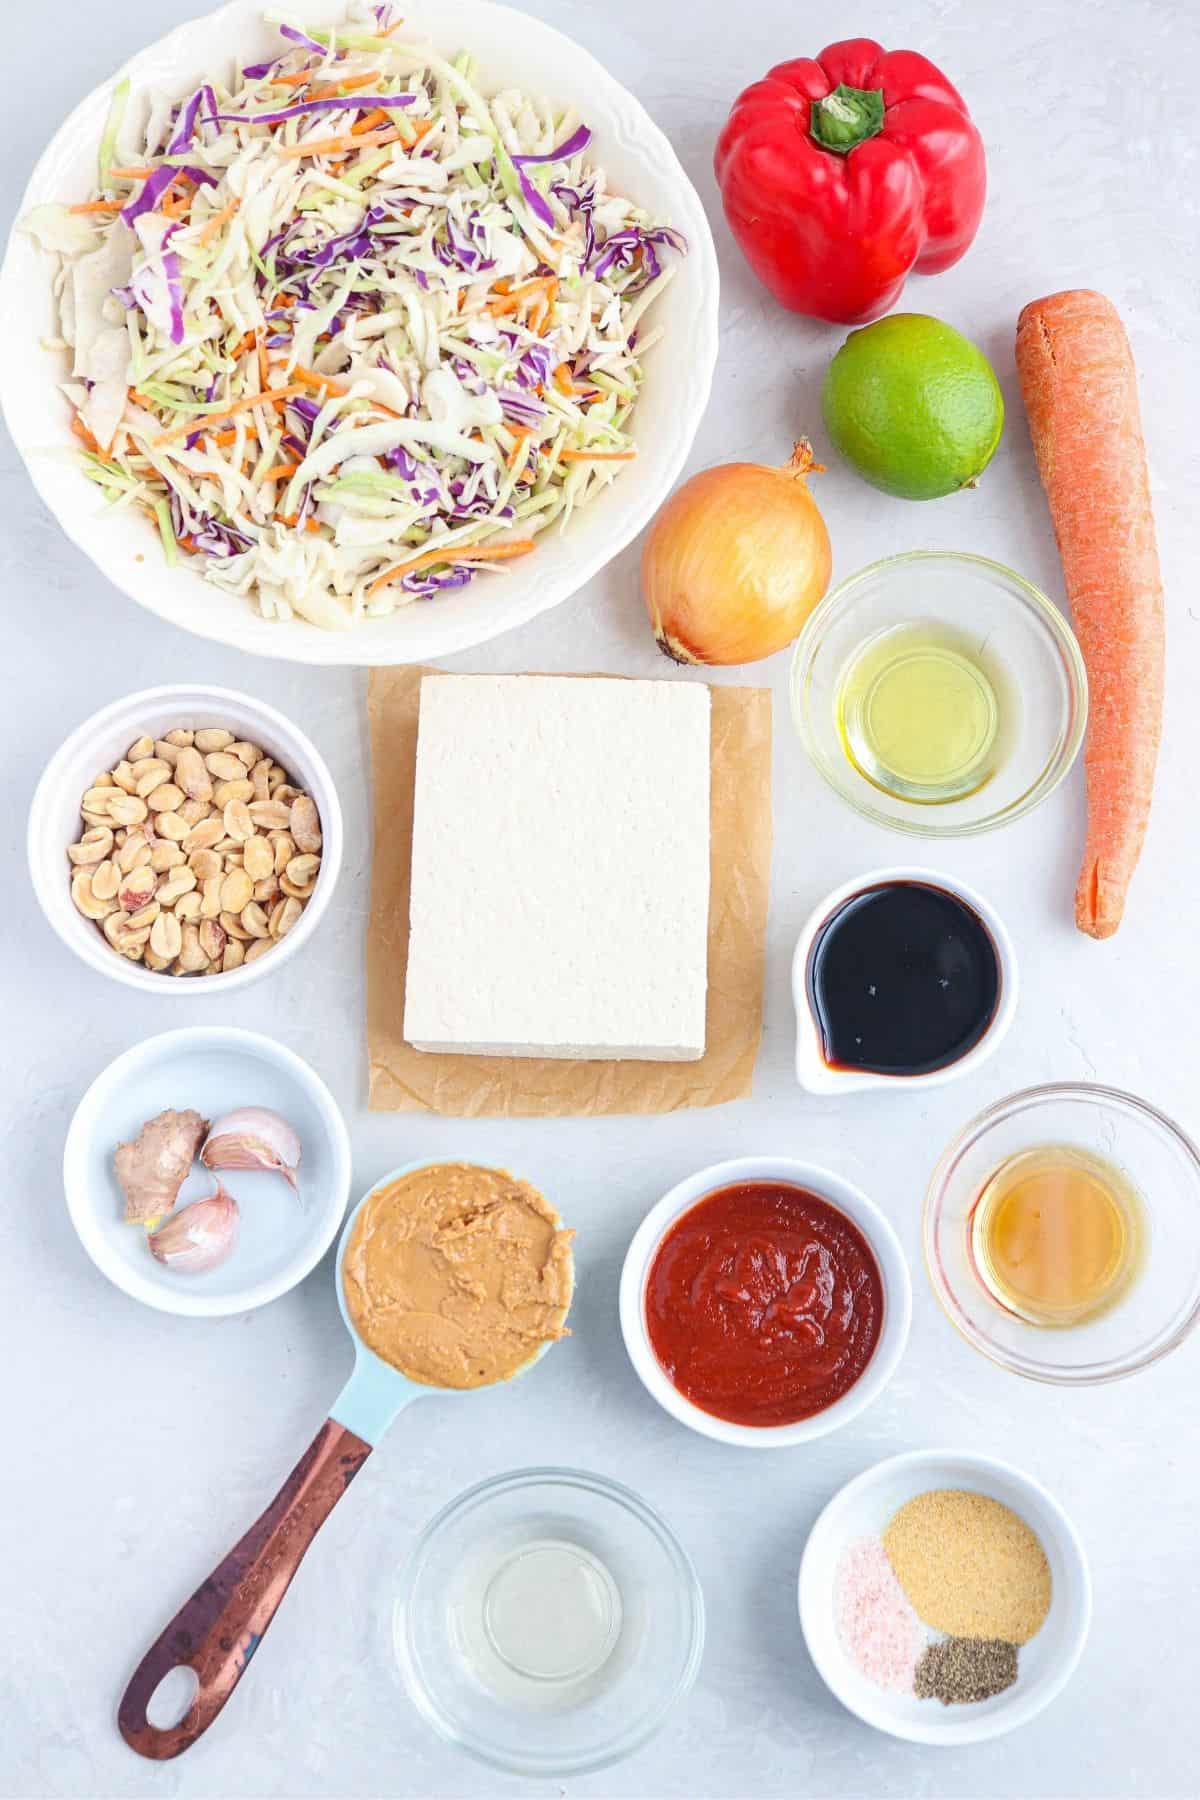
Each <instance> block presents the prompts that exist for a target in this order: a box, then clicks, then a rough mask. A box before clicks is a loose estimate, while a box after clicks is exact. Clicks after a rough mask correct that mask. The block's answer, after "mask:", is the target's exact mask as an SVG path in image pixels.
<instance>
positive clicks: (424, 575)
mask: <svg viewBox="0 0 1200 1800" xmlns="http://www.w3.org/2000/svg"><path fill="white" fill-rule="evenodd" d="M453 554H454V552H453V551H452V550H448V551H447V552H446V556H447V560H449V558H450V557H451V556H453ZM474 574H475V570H474V568H473V567H472V566H471V565H470V564H469V563H459V564H457V565H456V566H455V567H454V568H452V569H448V570H447V571H446V573H445V574H444V575H435V574H433V573H432V572H431V571H430V570H428V569H415V570H414V571H413V573H412V574H411V575H402V576H401V577H400V586H401V587H402V588H403V589H404V591H405V593H406V594H415V595H416V597H417V598H418V599H419V600H429V599H431V598H432V596H433V595H434V594H439V593H442V592H443V591H444V590H445V589H446V588H460V587H466V585H467V583H468V581H470V580H471V578H472V576H473V575H474Z"/></svg>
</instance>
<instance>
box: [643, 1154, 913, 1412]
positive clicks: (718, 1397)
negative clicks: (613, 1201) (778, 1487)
mask: <svg viewBox="0 0 1200 1800" xmlns="http://www.w3.org/2000/svg"><path fill="white" fill-rule="evenodd" d="M882 1325H883V1278H882V1276H881V1275H880V1273H879V1265H878V1263H877V1262H876V1261H875V1258H874V1256H873V1254H872V1252H871V1248H870V1246H869V1244H868V1243H867V1241H866V1239H865V1238H864V1237H863V1234H862V1232H861V1231H859V1229H858V1227H857V1226H856V1225H854V1224H853V1223H852V1222H851V1221H850V1220H849V1219H848V1218H847V1217H846V1215H845V1213H843V1212H839V1211H838V1209H837V1207H836V1206H831V1205H830V1204H829V1202H828V1201H827V1200H822V1199H821V1198H820V1197H819V1195H817V1194H810V1193H809V1192H808V1190H807V1189H806V1188H801V1187H793V1186H792V1185H791V1184H790V1183H788V1182H783V1181H746V1182H739V1183H738V1184H737V1185H736V1186H734V1187H727V1188H719V1189H718V1190H717V1191H716V1192H715V1193H713V1194H708V1195H706V1196H705V1198H704V1199H703V1200H698V1201H697V1202H696V1204H695V1206H693V1207H691V1208H690V1209H689V1210H688V1211H687V1212H685V1213H684V1214H683V1216H682V1218H680V1219H677V1220H676V1222H675V1224H674V1225H672V1227H671V1229H670V1230H669V1231H668V1232H667V1234H666V1236H665V1237H664V1238H663V1240H662V1242H661V1243H660V1244H659V1246H658V1249H657V1250H656V1251H655V1254H654V1261H653V1262H652V1263H651V1265H650V1273H649V1276H648V1277H647V1281H646V1328H647V1330H648V1332H649V1335H650V1343H651V1346H652V1348H653V1350H654V1354H655V1356H657V1358H658V1360H659V1362H660V1363H661V1364H662V1366H663V1368H664V1369H665V1370H666V1373H667V1374H668V1375H669V1376H670V1378H671V1381H672V1382H673V1383H674V1385H675V1386H676V1387H677V1388H678V1389H679V1392H680V1393H681V1394H683V1395H684V1397H685V1398H686V1399H688V1400H690V1401H691V1402H692V1404H693V1405H694V1406H698V1407H700V1408H701V1409H702V1410H703V1411H704V1412H707V1413H712V1414H713V1415H714V1416H715V1417H716V1418H718V1419H727V1420H728V1421H729V1422H730V1423H731V1424H734V1425H791V1424H793V1423H794V1422H795V1421H796V1420H797V1419H809V1418H811V1417H812V1416H813V1414H814V1413H819V1412H824V1411H825V1408H826V1407H828V1406H832V1405H833V1403H834V1401H835V1400H840V1399H841V1397H842V1395H843V1394H845V1393H846V1392H848V1390H849V1389H850V1388H852V1387H853V1386H854V1384H855V1382H856V1381H857V1380H858V1378H859V1376H860V1375H861V1374H862V1372H863V1370H864V1369H865V1368H866V1366H867V1364H868V1363H869V1362H870V1360H871V1357H872V1356H873V1355H874V1352H875V1346H876V1344H877V1343H878V1342H879V1333H880V1330H881V1328H882Z"/></svg>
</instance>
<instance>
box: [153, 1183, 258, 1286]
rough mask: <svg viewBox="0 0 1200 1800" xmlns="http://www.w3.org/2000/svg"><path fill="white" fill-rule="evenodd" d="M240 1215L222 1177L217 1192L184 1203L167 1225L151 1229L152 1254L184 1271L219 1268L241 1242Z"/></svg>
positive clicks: (168, 1265)
mask: <svg viewBox="0 0 1200 1800" xmlns="http://www.w3.org/2000/svg"><path fill="white" fill-rule="evenodd" d="M238 1216H239V1215H238V1203H237V1201H236V1200H235V1199H234V1197H233V1195H232V1194H231V1193H229V1192H228V1191H227V1189H226V1188H225V1187H224V1186H223V1185H222V1183H221V1181H220V1179H219V1178H218V1181H217V1187H216V1192H215V1193H212V1194H210V1195H209V1196H208V1198H207V1199H206V1200H193V1202H192V1204H191V1205H190V1206H183V1207H180V1209H179V1211H178V1212H177V1213H172V1215H171V1217H170V1218H169V1219H168V1220H167V1222H166V1224H165V1225H163V1226H161V1227H160V1229H159V1230H158V1231H154V1232H151V1233H150V1235H149V1236H148V1237H147V1239H146V1242H147V1244H148V1245H149V1246H150V1254H151V1255H152V1256H154V1257H156V1258H157V1260H158V1261H159V1262H160V1263H164V1264H165V1265H166V1267H167V1268H168V1269H175V1270H177V1271H178V1272H179V1273H180V1274H181V1275H199V1274H202V1273H203V1271H204V1270H205V1269H215V1268H216V1266H217V1264H218V1263H223V1262H224V1261H225V1258H226V1257H227V1256H228V1255H229V1253H230V1251H231V1250H232V1249H233V1246H234V1244H235V1243H236V1242H237V1234H238Z"/></svg>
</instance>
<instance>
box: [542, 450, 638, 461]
mask: <svg viewBox="0 0 1200 1800" xmlns="http://www.w3.org/2000/svg"><path fill="white" fill-rule="evenodd" d="M558 454H559V457H560V459H561V461H563V462H633V461H634V459H635V457H636V456H637V451H636V450H560V451H559V453H558Z"/></svg>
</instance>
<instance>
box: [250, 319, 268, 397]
mask: <svg viewBox="0 0 1200 1800" xmlns="http://www.w3.org/2000/svg"><path fill="white" fill-rule="evenodd" d="M254 342H255V346H256V347H257V350H258V385H259V387H260V388H262V389H264V390H265V389H266V386H267V383H268V381H269V380H270V378H271V369H270V364H269V363H268V362H267V346H266V341H265V339H264V338H263V334H262V332H261V331H256V332H255V334H254Z"/></svg>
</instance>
